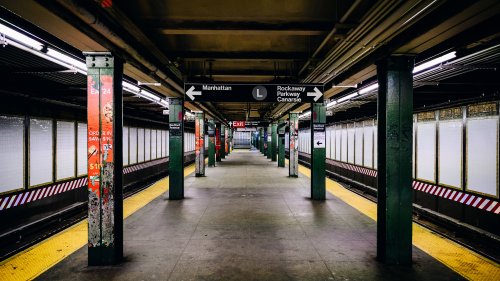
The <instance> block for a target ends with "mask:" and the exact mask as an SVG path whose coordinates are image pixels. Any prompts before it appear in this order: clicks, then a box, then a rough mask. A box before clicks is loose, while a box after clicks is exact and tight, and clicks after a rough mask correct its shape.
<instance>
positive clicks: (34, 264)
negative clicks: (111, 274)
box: [0, 165, 195, 281]
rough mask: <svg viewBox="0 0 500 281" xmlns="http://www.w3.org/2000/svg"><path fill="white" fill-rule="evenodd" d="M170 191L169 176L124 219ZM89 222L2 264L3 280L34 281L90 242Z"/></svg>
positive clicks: (126, 205) (126, 209)
mask: <svg viewBox="0 0 500 281" xmlns="http://www.w3.org/2000/svg"><path fill="white" fill-rule="evenodd" d="M194 169H195V167H194V165H189V166H188V167H186V168H185V169H184V176H188V175H189V174H191V173H193V172H194ZM167 190H168V177H166V178H163V179H161V180H159V181H157V182H156V183H154V184H153V185H151V186H150V187H148V188H146V189H145V190H143V191H141V192H138V193H137V194H134V195H132V196H130V197H128V198H126V199H125V200H124V202H123V218H124V219H125V218H127V217H128V216H130V215H132V214H133V213H135V212H136V211H137V210H139V209H140V208H142V207H144V206H146V205H147V204H148V203H149V202H151V201H153V200H154V199H155V198H156V197H158V196H160V195H161V194H163V193H165V192H166V191H167ZM87 234H88V222H87V220H86V219H85V220H83V221H81V222H79V223H77V224H75V225H73V226H71V227H69V228H67V229H65V230H63V231H61V232H59V233H57V234H55V235H53V236H51V237H49V238H47V239H45V240H43V241H41V242H40V243H38V244H36V245H33V246H32V247H30V248H28V249H26V250H24V251H22V252H20V253H18V254H16V255H14V256H12V257H10V258H8V259H6V260H4V261H2V262H0V280H2V281H10V280H32V279H34V278H36V277H38V276H39V275H40V274H42V273H44V272H45V271H46V270H48V269H49V268H51V267H52V266H54V265H56V264H57V263H59V262H60V261H62V260H63V259H64V258H66V257H68V256H69V255H71V254H72V253H74V252H75V251H77V250H78V249H80V248H81V247H83V246H85V244H86V243H87V239H88V237H87Z"/></svg>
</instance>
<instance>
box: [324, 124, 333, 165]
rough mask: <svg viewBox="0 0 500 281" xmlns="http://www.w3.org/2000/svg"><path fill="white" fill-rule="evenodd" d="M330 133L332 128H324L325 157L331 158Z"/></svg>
mask: <svg viewBox="0 0 500 281" xmlns="http://www.w3.org/2000/svg"><path fill="white" fill-rule="evenodd" d="M331 134H332V129H331V128H326V144H325V146H326V147H325V148H326V159H329V158H331V156H330V153H331V150H330V145H331V139H330V137H331Z"/></svg>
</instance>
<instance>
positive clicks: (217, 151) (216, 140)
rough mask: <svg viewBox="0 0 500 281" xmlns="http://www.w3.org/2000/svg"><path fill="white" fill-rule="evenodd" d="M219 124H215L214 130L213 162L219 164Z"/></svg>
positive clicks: (220, 159)
mask: <svg viewBox="0 0 500 281" xmlns="http://www.w3.org/2000/svg"><path fill="white" fill-rule="evenodd" d="M221 125H222V124H221V123H217V124H216V129H215V161H216V162H220V161H222V158H221V155H220V147H221V136H220V132H221Z"/></svg>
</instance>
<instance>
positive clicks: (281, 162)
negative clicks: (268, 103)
mask: <svg viewBox="0 0 500 281" xmlns="http://www.w3.org/2000/svg"><path fill="white" fill-rule="evenodd" d="M285 130H286V123H285V122H282V123H279V124H278V167H285Z"/></svg>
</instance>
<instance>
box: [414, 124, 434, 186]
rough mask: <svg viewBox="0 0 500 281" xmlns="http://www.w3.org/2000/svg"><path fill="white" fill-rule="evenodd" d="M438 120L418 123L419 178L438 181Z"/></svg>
mask: <svg viewBox="0 0 500 281" xmlns="http://www.w3.org/2000/svg"><path fill="white" fill-rule="evenodd" d="M435 161H436V122H419V123H417V179H421V180H426V181H429V182H432V183H435V182H436V164H435Z"/></svg>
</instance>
